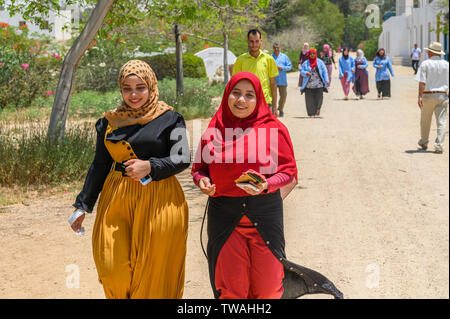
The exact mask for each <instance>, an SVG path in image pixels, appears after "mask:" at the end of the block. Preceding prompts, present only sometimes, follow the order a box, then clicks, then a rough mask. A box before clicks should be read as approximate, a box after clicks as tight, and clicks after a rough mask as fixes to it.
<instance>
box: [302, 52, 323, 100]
mask: <svg viewBox="0 0 450 319" xmlns="http://www.w3.org/2000/svg"><path fill="white" fill-rule="evenodd" d="M317 68H318V70H319V75H320V78H321V79H322V81H323V87H324V88H327V87H328V85H327V82H328V70H327V67H326V65H325V63H323V61H322V60H321V59H319V58H317ZM306 72H309V73H311V74H312V70H311V64H310V63H309V60H306V61H305V62H303V64H302V66H301V67H300V74H301V75H302V77H303V83H302V87H301V88H300V92H303V90H304V89H305V88H306V84H308V81H309V76H308V75H307V74H306Z"/></svg>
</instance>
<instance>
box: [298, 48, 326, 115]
mask: <svg viewBox="0 0 450 319" xmlns="http://www.w3.org/2000/svg"><path fill="white" fill-rule="evenodd" d="M300 74H301V75H302V77H303V83H302V87H301V88H300V93H301V94H303V93H305V103H306V112H307V114H308V116H309V117H310V118H311V117H316V116H319V115H320V110H321V108H322V103H323V92H328V85H329V79H328V71H327V67H326V66H325V63H323V61H322V60H321V59H318V58H317V51H316V49H311V50H309V56H308V60H307V61H305V62H304V63H303V64H302V67H301V69H300Z"/></svg>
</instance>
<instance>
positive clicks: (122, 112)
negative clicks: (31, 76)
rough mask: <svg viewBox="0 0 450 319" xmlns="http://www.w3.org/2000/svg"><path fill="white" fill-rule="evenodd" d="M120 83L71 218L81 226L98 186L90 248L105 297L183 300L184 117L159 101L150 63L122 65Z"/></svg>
mask: <svg viewBox="0 0 450 319" xmlns="http://www.w3.org/2000/svg"><path fill="white" fill-rule="evenodd" d="M119 88H120V92H121V94H122V98H123V103H122V105H121V106H120V107H118V108H117V109H115V110H113V111H108V112H105V113H104V117H102V118H101V119H99V120H98V121H97V123H96V124H95V128H96V130H97V145H96V151H95V157H94V160H93V162H92V164H91V166H90V168H89V171H88V173H87V176H86V180H85V182H84V186H83V189H82V191H81V192H80V193H79V195H78V196H77V198H76V200H75V203H74V204H73V206H74V207H75V208H76V210H75V212H74V213H73V214H72V216H71V217H70V219H69V223H70V224H71V226H72V229H73V230H74V231H76V232H79V231H80V229H81V225H82V222H83V220H84V217H85V213H86V212H87V213H92V210H93V207H94V205H95V202H96V201H97V198H98V196H99V193H100V192H101V194H100V199H99V202H98V207H97V216H96V219H95V224H94V229H93V233H92V250H93V255H94V261H95V265H96V268H97V272H98V279H99V281H100V283H101V284H102V285H103V289H104V292H105V295H106V297H107V298H114V299H116V298H119V299H124V298H157V299H161V298H164V299H173V298H181V297H182V295H183V289H184V277H185V259H186V241H187V230H188V206H187V203H186V200H185V197H184V193H183V190H182V188H181V186H180V184H179V183H178V180H177V179H176V177H175V174H178V173H180V172H181V171H183V170H184V169H186V168H187V167H188V166H189V164H190V153H189V144H188V141H187V137H186V126H185V122H184V119H183V117H182V116H181V115H180V114H178V113H176V112H174V111H173V108H172V107H171V106H168V105H167V104H166V103H165V102H162V101H159V100H158V95H159V93H158V87H157V81H156V76H155V74H154V73H153V71H152V69H151V68H150V66H149V65H148V64H147V63H145V62H143V61H139V60H131V61H128V62H127V63H125V65H123V66H122V68H121V69H120V75H119ZM173 148H175V149H177V150H179V151H181V154H180V152H179V151H177V152H172V149H173Z"/></svg>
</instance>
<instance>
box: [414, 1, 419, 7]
mask: <svg viewBox="0 0 450 319" xmlns="http://www.w3.org/2000/svg"><path fill="white" fill-rule="evenodd" d="M413 7H414V8H418V7H419V0H414V5H413Z"/></svg>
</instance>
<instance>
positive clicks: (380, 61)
mask: <svg viewBox="0 0 450 319" xmlns="http://www.w3.org/2000/svg"><path fill="white" fill-rule="evenodd" d="M373 67H374V68H375V69H376V70H377V71H376V73H375V82H376V85H377V91H378V98H379V99H380V98H381V99H390V98H391V78H390V77H389V73H391V76H392V77H394V69H393V68H392V63H391V59H390V58H389V57H388V56H387V55H386V51H384V49H383V48H381V49H379V50H378V52H377V56H376V57H375V59H374V60H373Z"/></svg>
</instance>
